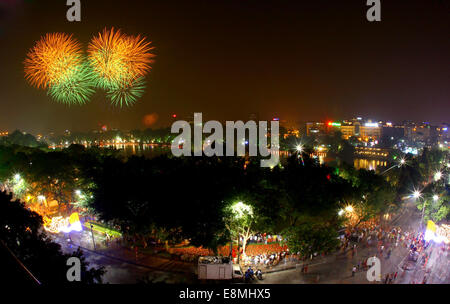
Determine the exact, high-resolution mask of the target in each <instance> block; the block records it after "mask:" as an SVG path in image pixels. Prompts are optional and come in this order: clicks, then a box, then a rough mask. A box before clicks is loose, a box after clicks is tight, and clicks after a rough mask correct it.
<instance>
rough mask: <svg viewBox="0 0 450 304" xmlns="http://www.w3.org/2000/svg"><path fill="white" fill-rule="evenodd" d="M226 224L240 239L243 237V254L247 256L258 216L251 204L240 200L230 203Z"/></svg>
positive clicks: (226, 211) (227, 209)
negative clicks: (246, 251) (247, 248)
mask: <svg viewBox="0 0 450 304" xmlns="http://www.w3.org/2000/svg"><path fill="white" fill-rule="evenodd" d="M225 214H226V217H225V226H226V227H227V229H228V231H229V232H230V234H231V235H232V236H234V237H236V238H237V240H238V244H239V239H240V238H241V237H242V254H243V255H244V257H245V248H246V245H247V241H248V240H249V238H250V236H251V235H252V234H253V233H254V232H255V231H254V230H253V229H254V227H255V223H256V221H257V216H256V215H255V213H254V209H253V207H252V206H251V205H248V204H244V203H243V202H241V201H239V202H236V203H233V204H230V205H229V206H227V207H226V209H225Z"/></svg>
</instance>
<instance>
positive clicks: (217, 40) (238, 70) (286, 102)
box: [0, 0, 450, 133]
mask: <svg viewBox="0 0 450 304" xmlns="http://www.w3.org/2000/svg"><path fill="white" fill-rule="evenodd" d="M81 3H82V16H81V18H82V21H81V22H72V23H71V22H68V21H67V20H66V11H67V9H68V7H67V6H66V0H48V1H38V0H34V1H33V0H28V1H27V0H0V46H1V48H0V80H1V81H0V131H1V130H9V131H12V130H14V129H21V130H24V131H28V132H32V133H38V132H49V131H55V132H61V131H63V130H65V129H69V130H72V131H75V130H78V131H87V130H91V129H96V128H98V127H99V125H103V124H107V125H108V126H110V127H115V128H120V129H134V128H141V129H143V128H144V127H145V126H144V124H143V122H142V119H143V117H144V116H145V115H146V114H151V113H156V114H157V115H158V116H159V119H158V121H157V123H156V124H155V125H154V126H155V127H156V126H160V125H164V124H168V123H169V122H170V117H171V114H173V113H176V114H178V116H179V117H180V118H183V117H186V116H188V115H192V114H193V112H194V111H195V112H203V113H204V119H208V120H209V119H219V120H237V119H244V120H248V119H249V115H250V114H251V113H258V114H259V118H260V119H270V118H271V117H273V116H278V117H280V118H281V119H282V120H288V121H308V120H325V119H343V118H351V117H354V116H356V115H360V116H364V117H371V118H375V119H383V120H386V119H389V120H393V121H399V122H400V121H402V120H405V119H412V120H416V121H430V122H434V123H441V122H448V121H449V117H450V115H449V114H450V111H449V104H450V85H449V84H450V69H449V67H450V62H449V61H450V56H449V54H450V39H449V38H450V36H449V33H450V4H449V1H446V0H423V1H406V0H381V3H382V15H381V18H382V21H381V22H372V23H370V22H368V21H367V20H366V11H367V9H368V7H367V6H366V0H351V1H322V0H314V1H311V0H309V1H300V0H297V1H281V0H272V1H266V0H257V1H253V0H239V1H234V0H225V1H222V0H205V1H199V0H189V1H188V0H184V1H171V0H164V1H163V0H158V1H153V0H151V1H150V0H146V1H112V0H109V1H107V0H104V1H103V0H81ZM112 26H114V27H116V28H120V29H122V30H123V31H124V32H125V33H127V34H133V35H137V34H142V35H145V36H146V37H147V38H148V39H149V40H151V41H152V42H153V45H154V46H155V47H156V49H155V50H154V53H155V54H156V55H157V57H156V58H155V63H154V64H153V69H152V71H151V72H150V74H149V75H148V76H147V81H148V87H147V92H146V94H145V95H144V97H143V98H142V99H141V100H140V101H139V102H138V103H137V104H136V105H135V106H134V107H132V108H128V109H118V108H113V107H111V106H109V105H108V102H107V100H106V98H105V94H104V93H103V92H102V91H99V90H98V92H97V93H96V94H95V96H94V98H92V101H91V103H90V104H89V105H86V106H72V107H67V106H64V105H59V104H57V103H55V102H53V101H52V100H51V99H50V97H48V96H47V95H46V91H43V90H38V89H36V88H33V87H31V86H30V85H29V84H28V83H27V82H26V81H25V79H24V77H23V76H24V72H23V60H24V59H25V56H26V54H27V52H28V50H29V48H31V47H32V46H33V45H34V43H35V41H36V40H38V39H39V38H40V37H41V36H42V35H44V34H45V33H48V32H65V33H73V34H74V36H75V37H76V38H77V39H78V40H79V41H80V42H81V43H83V45H84V47H85V49H87V44H88V43H89V41H90V39H91V37H92V36H93V35H96V34H97V33H98V32H100V31H102V30H103V29H104V28H105V27H108V28H110V27H112Z"/></svg>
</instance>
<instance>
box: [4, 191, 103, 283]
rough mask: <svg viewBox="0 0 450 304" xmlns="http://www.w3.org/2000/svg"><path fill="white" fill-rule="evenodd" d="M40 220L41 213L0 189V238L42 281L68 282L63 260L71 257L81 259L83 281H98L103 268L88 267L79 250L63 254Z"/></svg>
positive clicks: (65, 261) (99, 281)
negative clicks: (27, 207) (14, 199)
mask: <svg viewBox="0 0 450 304" xmlns="http://www.w3.org/2000/svg"><path fill="white" fill-rule="evenodd" d="M42 223H43V222H42V217H41V216H40V215H38V214H37V213H35V212H32V211H30V210H28V209H26V208H25V206H24V205H23V204H22V203H21V202H20V201H12V196H11V195H6V194H5V193H4V192H0V240H1V241H2V242H3V243H4V245H5V247H6V248H7V250H8V251H9V250H10V251H11V252H12V253H13V254H14V256H15V257H16V258H17V259H18V260H19V261H21V263H22V264H23V265H25V267H27V268H28V269H29V270H30V271H31V273H32V274H33V275H34V276H35V277H36V278H37V279H38V280H39V281H40V282H41V283H42V284H62V283H64V282H67V283H69V282H68V281H67V278H66V273H67V270H68V267H67V265H66V263H67V260H68V259H69V258H70V257H78V258H79V259H80V262H81V276H82V280H81V283H82V284H92V283H101V282H102V276H103V274H104V273H105V270H104V268H103V267H101V268H88V267H89V264H88V263H87V262H86V261H85V258H84V257H83V253H82V251H81V250H77V251H75V252H73V253H72V254H64V253H62V251H61V246H60V245H59V244H57V243H54V242H52V241H51V239H50V238H49V237H48V236H47V234H46V233H45V232H44V230H43V227H42Z"/></svg>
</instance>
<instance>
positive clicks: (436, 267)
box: [257, 201, 450, 284]
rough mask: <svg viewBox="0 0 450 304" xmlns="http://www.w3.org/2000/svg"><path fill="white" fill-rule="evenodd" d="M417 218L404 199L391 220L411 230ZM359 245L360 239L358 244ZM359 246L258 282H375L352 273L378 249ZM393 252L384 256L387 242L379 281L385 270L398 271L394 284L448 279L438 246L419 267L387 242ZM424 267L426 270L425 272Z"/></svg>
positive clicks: (268, 275) (402, 248)
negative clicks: (353, 252) (404, 203)
mask: <svg viewBox="0 0 450 304" xmlns="http://www.w3.org/2000/svg"><path fill="white" fill-rule="evenodd" d="M419 221H420V214H418V212H417V210H416V209H415V207H414V204H413V203H412V202H411V201H408V202H407V203H406V206H405V209H404V211H403V213H402V214H401V215H400V217H399V218H398V219H396V220H395V221H394V223H393V224H395V225H396V226H400V227H402V229H408V230H412V229H413V228H417V227H418V223H419ZM359 246H361V243H360V244H359ZM362 246H363V248H358V250H357V253H356V255H355V256H354V257H352V254H351V251H350V250H348V251H347V252H345V253H343V252H339V253H335V254H333V255H330V256H326V257H324V258H319V259H314V260H312V261H310V262H309V263H310V265H309V266H308V273H306V274H305V273H302V272H301V268H302V265H301V264H299V265H298V267H297V269H292V270H286V271H280V272H274V273H266V274H265V275H264V280H263V281H257V283H263V284H315V283H318V284H336V283H337V284H376V283H377V282H374V283H372V282H369V281H368V280H367V278H366V271H358V272H357V273H356V274H355V276H352V268H353V266H354V265H357V264H358V262H361V261H363V260H364V259H366V258H368V257H372V256H374V255H375V254H376V253H377V248H376V246H372V247H369V248H364V245H362ZM390 246H391V248H392V254H391V256H390V258H387V257H386V252H387V250H388V248H389V245H387V244H386V249H385V250H384V251H385V253H384V254H383V257H381V258H380V256H379V255H378V257H379V258H380V260H381V276H382V280H381V282H379V283H384V279H385V276H386V274H389V273H395V272H398V276H397V279H396V280H395V281H394V282H393V283H394V284H412V283H422V281H423V279H424V277H425V275H427V284H433V283H435V284H439V283H440V284H442V283H447V284H448V283H450V273H449V269H450V268H449V265H450V259H449V257H448V256H446V255H443V254H440V250H439V248H437V247H434V248H430V249H429V250H427V251H428V252H429V253H431V255H430V258H429V260H428V263H427V269H425V268H424V267H422V263H421V259H420V258H419V260H418V262H417V263H414V262H409V261H408V253H409V249H408V248H406V247H405V246H401V245H400V244H399V246H398V247H395V245H394V244H391V245H390ZM405 265H406V266H408V269H409V270H403V269H402V267H404V266H405ZM426 271H427V272H428V274H426Z"/></svg>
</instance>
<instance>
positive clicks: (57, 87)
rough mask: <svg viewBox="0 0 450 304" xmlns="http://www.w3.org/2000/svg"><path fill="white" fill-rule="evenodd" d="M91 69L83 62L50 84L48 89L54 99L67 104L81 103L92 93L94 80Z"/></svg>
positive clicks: (87, 99) (86, 100)
mask: <svg viewBox="0 0 450 304" xmlns="http://www.w3.org/2000/svg"><path fill="white" fill-rule="evenodd" d="M93 79H94V78H93V74H92V71H91V69H90V68H89V67H88V65H86V64H83V65H80V66H78V68H76V69H74V71H73V72H71V73H70V74H68V75H67V77H64V78H63V79H60V80H59V81H58V82H57V83H55V84H52V85H51V86H50V88H49V90H48V95H50V96H51V97H52V98H53V99H54V100H56V101H57V102H60V103H64V104H67V105H83V104H85V103H86V102H88V101H89V98H90V97H91V96H92V95H93V94H94V92H95V91H94V88H93V87H94V85H95V84H94V80H93Z"/></svg>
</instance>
